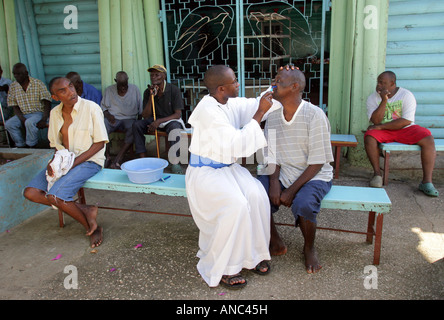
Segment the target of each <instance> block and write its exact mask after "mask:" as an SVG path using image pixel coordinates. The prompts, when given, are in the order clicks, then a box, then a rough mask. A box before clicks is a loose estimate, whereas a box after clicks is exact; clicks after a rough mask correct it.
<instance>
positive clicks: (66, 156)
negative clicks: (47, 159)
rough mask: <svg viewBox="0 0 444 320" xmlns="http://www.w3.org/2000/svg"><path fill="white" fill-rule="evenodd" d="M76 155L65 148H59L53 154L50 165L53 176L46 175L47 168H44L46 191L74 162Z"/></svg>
mask: <svg viewBox="0 0 444 320" xmlns="http://www.w3.org/2000/svg"><path fill="white" fill-rule="evenodd" d="M75 158H76V156H75V155H74V153H73V152H70V151H68V150H66V149H63V150H59V151H57V152H56V154H55V155H54V159H53V160H52V162H51V164H50V166H51V168H52V172H53V176H52V177H51V176H49V175H48V170H46V180H47V181H48V191H49V189H51V187H52V186H53V185H54V183H55V182H56V181H57V180H58V179H60V177H62V176H64V175H65V174H67V173H68V171H69V170H70V169H71V168H72V165H73V164H74V159H75Z"/></svg>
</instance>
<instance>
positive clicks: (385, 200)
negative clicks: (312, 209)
mask: <svg viewBox="0 0 444 320" xmlns="http://www.w3.org/2000/svg"><path fill="white" fill-rule="evenodd" d="M167 176H170V178H168V179H166V180H165V181H161V180H160V181H157V182H154V183H150V184H135V183H132V182H130V181H129V179H128V176H127V174H126V173H125V172H124V171H121V170H113V169H103V170H101V171H100V172H99V173H97V174H96V175H95V176H94V177H92V178H91V179H89V180H88V181H87V182H86V184H85V185H84V186H83V188H88V189H98V190H109V191H119V192H136V193H146V194H157V195H165V196H174V197H186V196H187V195H186V191H185V176H184V175H177V174H164V177H167ZM83 188H82V189H80V191H79V199H78V200H79V201H80V203H83V204H85V203H86V199H85V194H84V190H83ZM99 208H101V209H111V210H122V211H137V212H149V213H156V214H169V215H178V216H187V217H191V216H190V215H188V214H179V213H160V212H151V211H143V210H133V209H124V208H109V207H102V206H100V207H99ZM321 208H324V209H338V210H343V211H363V212H368V213H369V214H368V224H367V231H366V232H364V231H363V232H361V231H350V230H339V229H329V228H322V227H319V229H325V230H334V231H342V232H350V233H357V234H364V235H366V241H367V242H368V243H373V238H374V240H375V243H374V253H373V264H375V265H378V264H379V260H380V253H381V240H382V226H383V219H384V214H386V213H389V212H390V210H391V202H390V199H389V197H388V196H387V193H386V192H385V190H384V189H382V188H381V189H380V188H366V187H350V186H333V187H332V189H331V190H330V192H329V193H328V194H327V196H326V197H325V198H324V200H323V201H322V205H321ZM59 223H60V227H63V226H64V220H63V212H61V211H60V210H59ZM281 225H283V224H281Z"/></svg>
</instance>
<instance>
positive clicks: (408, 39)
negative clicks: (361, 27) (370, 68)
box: [386, 0, 444, 138]
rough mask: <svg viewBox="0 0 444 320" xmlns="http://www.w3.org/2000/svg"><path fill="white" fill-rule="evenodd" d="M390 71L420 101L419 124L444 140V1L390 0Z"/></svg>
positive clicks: (388, 34)
mask: <svg viewBox="0 0 444 320" xmlns="http://www.w3.org/2000/svg"><path fill="white" fill-rule="evenodd" d="M389 8H390V9H389V20H388V33H387V60H386V69H387V70H392V71H394V72H395V73H396V75H397V78H398V81H397V83H398V86H401V87H404V88H407V89H409V90H410V91H412V92H413V94H414V95H415V97H416V100H417V103H418V108H417V112H416V121H415V122H416V123H417V124H419V125H422V126H425V127H428V128H430V129H431V131H432V133H433V134H434V136H435V137H436V138H444V18H443V17H444V1H442V0H423V1H416V0H390V7H389Z"/></svg>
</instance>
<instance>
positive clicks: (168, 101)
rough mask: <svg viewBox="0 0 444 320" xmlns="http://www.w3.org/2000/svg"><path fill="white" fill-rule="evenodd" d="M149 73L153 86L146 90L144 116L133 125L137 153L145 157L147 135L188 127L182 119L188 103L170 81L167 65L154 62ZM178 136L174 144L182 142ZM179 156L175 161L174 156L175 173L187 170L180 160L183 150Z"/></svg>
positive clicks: (173, 170) (173, 167)
mask: <svg viewBox="0 0 444 320" xmlns="http://www.w3.org/2000/svg"><path fill="white" fill-rule="evenodd" d="M148 72H149V73H150V79H151V86H149V87H148V89H146V90H145V92H144V93H143V105H144V109H143V112H142V117H143V119H142V120H138V121H136V122H135V123H134V125H133V134H134V145H135V147H136V153H137V154H139V156H140V157H141V158H143V157H146V147H145V134H147V133H153V132H155V131H156V130H157V129H160V130H164V131H165V132H166V133H167V134H168V135H169V134H170V132H172V131H173V130H175V129H179V130H181V129H185V124H184V123H183V121H182V110H183V109H184V105H183V100H182V95H181V93H180V90H179V88H178V87H176V86H175V85H172V84H171V83H167V82H166V77H167V70H166V69H165V67H164V66H161V65H154V66H152V67H151V68H149V69H148ZM153 95H154V105H155V107H156V108H155V111H156V120H154V114H153V106H152V96H153ZM176 137H177V138H176V140H173V141H171V146H173V145H174V144H176V143H177V142H178V141H179V139H180V135H179V134H177V135H176ZM176 156H177V159H174V160H173V161H171V159H170V161H171V162H172V163H173V166H172V168H171V170H172V172H173V173H183V172H182V168H181V166H180V164H179V163H178V159H179V156H180V154H179V150H178V151H177V153H176ZM176 161H177V162H176Z"/></svg>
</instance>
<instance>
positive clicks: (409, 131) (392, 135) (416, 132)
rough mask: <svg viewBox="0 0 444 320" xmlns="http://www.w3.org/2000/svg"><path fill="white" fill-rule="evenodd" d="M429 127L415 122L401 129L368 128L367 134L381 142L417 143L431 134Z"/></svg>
mask: <svg viewBox="0 0 444 320" xmlns="http://www.w3.org/2000/svg"><path fill="white" fill-rule="evenodd" d="M431 135H432V133H431V132H430V130H429V129H427V128H423V127H421V126H418V125H416V124H414V125H413V126H410V127H407V128H404V129H401V130H368V131H367V132H366V133H365V135H364V138H365V137H366V136H372V137H373V138H375V139H376V140H377V141H378V142H380V143H389V142H399V143H404V144H417V143H418V142H419V141H421V140H422V139H424V138H425V137H428V136H431Z"/></svg>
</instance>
